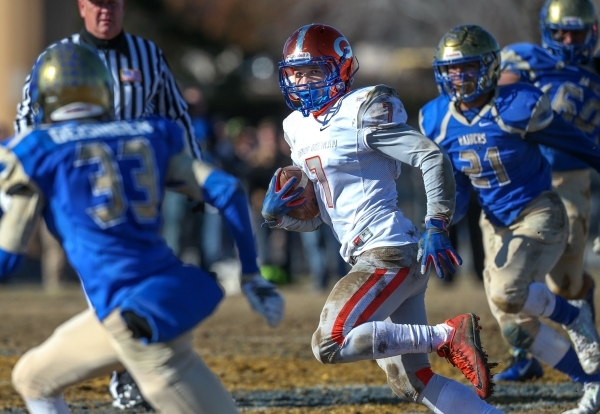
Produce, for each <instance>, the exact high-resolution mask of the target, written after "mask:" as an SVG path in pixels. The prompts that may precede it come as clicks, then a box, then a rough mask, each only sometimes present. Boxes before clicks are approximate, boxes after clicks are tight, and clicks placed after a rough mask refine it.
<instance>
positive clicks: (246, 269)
mask: <svg viewBox="0 0 600 414" xmlns="http://www.w3.org/2000/svg"><path fill="white" fill-rule="evenodd" d="M202 192H203V194H204V198H205V200H206V202H207V203H209V204H210V205H212V206H214V207H216V208H217V209H218V210H219V211H220V212H221V214H222V215H223V218H224V220H225V224H226V226H227V228H228V229H229V233H230V234H231V235H232V237H233V239H234V240H235V244H236V245H237V248H238V253H239V256H240V262H241V263H242V274H248V273H256V272H258V271H259V269H258V264H257V259H258V254H257V251H256V242H255V239H254V232H253V231H252V225H251V221H250V211H249V206H248V199H247V197H246V194H245V193H244V190H243V189H242V186H241V184H240V182H239V181H238V179H237V178H235V177H234V176H232V175H229V174H227V173H225V172H223V171H220V170H214V171H213V172H212V173H211V174H210V175H209V176H208V178H207V179H206V182H205V183H204V187H203V188H202Z"/></svg>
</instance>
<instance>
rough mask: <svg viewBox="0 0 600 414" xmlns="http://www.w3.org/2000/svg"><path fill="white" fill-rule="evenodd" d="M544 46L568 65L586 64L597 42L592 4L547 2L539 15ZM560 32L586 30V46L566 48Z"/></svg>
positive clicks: (579, 0) (571, 0) (581, 0)
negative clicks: (558, 33) (558, 34)
mask: <svg viewBox="0 0 600 414" xmlns="http://www.w3.org/2000/svg"><path fill="white" fill-rule="evenodd" d="M540 27H541V31H542V46H544V47H545V48H546V49H547V50H548V51H549V52H550V53H552V54H553V55H554V56H556V57H558V58H559V59H560V60H561V61H563V62H565V63H566V64H569V65H576V64H585V63H587V62H588V61H589V60H590V58H591V57H592V54H593V53H594V49H595V48H596V43H597V42H598V19H597V17H596V8H595V7H594V4H593V3H592V2H591V1H590V0H546V2H545V3H544V6H543V7H542V11H541V12H540ZM558 30H566V31H568V30H585V31H586V35H585V40H584V41H583V43H579V44H570V45H565V44H563V43H562V40H561V39H557V31H558Z"/></svg>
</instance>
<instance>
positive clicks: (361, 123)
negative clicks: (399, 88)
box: [356, 85, 407, 129]
mask: <svg viewBox="0 0 600 414" xmlns="http://www.w3.org/2000/svg"><path fill="white" fill-rule="evenodd" d="M406 119H407V115H406V110H405V109H404V105H403V104H402V102H401V101H400V97H399V96H398V92H396V90H395V89H394V88H391V87H389V86H386V85H377V86H374V87H373V88H372V89H371V90H370V91H368V92H367V95H366V97H365V100H364V101H363V102H362V104H361V105H360V107H359V108H358V114H357V119H356V120H357V126H358V128H359V129H362V128H367V127H375V126H383V125H386V124H403V123H406Z"/></svg>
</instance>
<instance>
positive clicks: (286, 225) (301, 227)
mask: <svg viewBox="0 0 600 414" xmlns="http://www.w3.org/2000/svg"><path fill="white" fill-rule="evenodd" d="M322 223H323V220H322V219H321V216H317V217H315V218H314V219H312V220H297V219H295V218H293V217H290V216H287V215H286V216H283V217H282V218H281V220H279V221H278V222H277V226H275V227H277V228H281V229H285V230H289V231H298V232H301V233H306V232H310V231H315V230H316V229H318V228H319V227H320V226H321V224H322Z"/></svg>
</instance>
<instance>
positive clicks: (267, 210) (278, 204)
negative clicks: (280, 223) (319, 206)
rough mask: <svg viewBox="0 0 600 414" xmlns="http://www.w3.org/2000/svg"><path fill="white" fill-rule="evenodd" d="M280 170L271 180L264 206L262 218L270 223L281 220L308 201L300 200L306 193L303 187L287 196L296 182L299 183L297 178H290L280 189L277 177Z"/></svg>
mask: <svg viewBox="0 0 600 414" xmlns="http://www.w3.org/2000/svg"><path fill="white" fill-rule="evenodd" d="M280 170H281V168H279V169H277V171H275V175H273V178H271V183H270V184H269V188H268V190H267V194H266V195H265V201H264V202H263V206H262V211H261V213H262V216H263V217H264V218H265V219H267V220H268V221H274V220H277V219H280V218H281V217H283V216H285V215H286V214H287V213H289V212H290V211H291V210H293V209H294V208H296V207H300V206H301V205H303V204H304V203H306V199H304V198H303V199H301V200H298V197H300V195H301V194H302V193H303V192H304V188H303V187H298V188H297V189H295V190H294V191H292V192H290V193H289V194H287V193H288V191H290V189H292V188H294V185H295V184H296V181H298V178H297V177H292V178H290V179H289V180H288V181H287V182H286V183H285V184H284V185H283V187H281V188H279V183H278V181H277V176H278V175H279V171H280Z"/></svg>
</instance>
